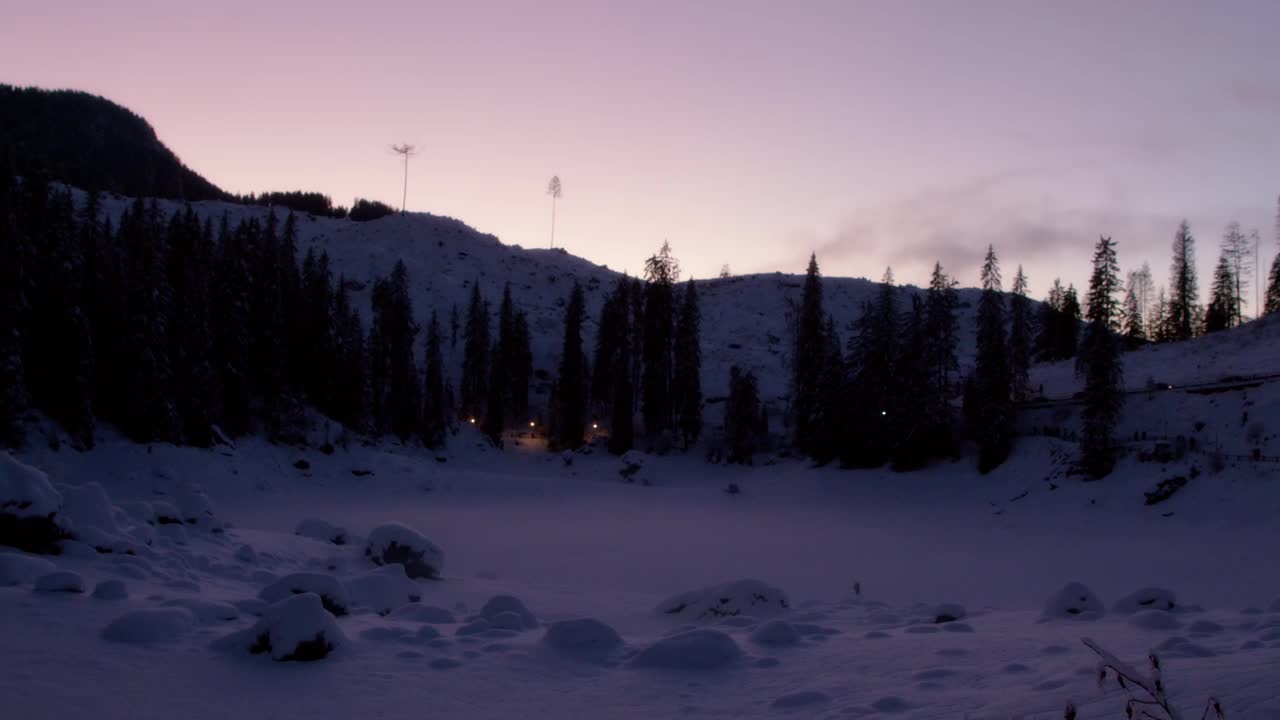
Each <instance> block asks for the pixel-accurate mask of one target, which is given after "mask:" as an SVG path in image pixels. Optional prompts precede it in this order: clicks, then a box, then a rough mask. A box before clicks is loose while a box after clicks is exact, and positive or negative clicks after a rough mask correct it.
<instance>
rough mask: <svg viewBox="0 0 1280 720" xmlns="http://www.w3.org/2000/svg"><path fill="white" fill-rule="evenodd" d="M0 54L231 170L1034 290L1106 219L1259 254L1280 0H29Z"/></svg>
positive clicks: (511, 217)
mask: <svg viewBox="0 0 1280 720" xmlns="http://www.w3.org/2000/svg"><path fill="white" fill-rule="evenodd" d="M5 6H6V7H4V9H3V11H2V14H0V68H2V70H0V81H3V82H10V83H16V84H22V85H28V84H29V85H39V86H45V87H70V88H78V89H83V90H88V91H91V92H95V93H99V94H102V95H105V96H107V97H109V98H111V99H113V100H115V101H117V102H120V103H122V104H124V105H126V106H128V107H129V108H131V109H132V110H134V111H135V112H138V113H139V114H141V115H143V116H144V117H146V118H147V119H149V120H150V121H151V123H152V124H153V125H154V126H155V127H156V130H157V132H158V133H159V134H160V137H161V138H162V139H163V140H164V141H165V142H166V143H167V144H168V145H169V146H170V147H172V148H173V149H174V150H175V151H176V152H177V153H178V154H179V155H180V156H181V157H182V158H183V160H184V161H186V162H187V163H188V164H189V165H191V166H192V167H194V168H196V169H197V170H199V171H200V172H201V173H203V174H204V175H206V176H207V177H208V178H209V179H211V180H213V181H214V182H216V183H217V184H219V185H221V186H222V187H224V188H226V189H228V190H232V191H237V192H248V191H260V190H265V189H297V188H302V189H315V190H320V191H323V192H325V193H328V194H330V195H331V196H333V198H334V199H335V201H338V202H341V203H344V204H345V203H349V202H350V199H351V198H352V197H353V196H355V195H361V196H366V197H374V198H378V199H382V200H385V201H387V202H392V201H396V202H398V201H399V199H400V181H401V176H400V166H399V164H398V161H397V158H396V157H395V156H394V155H392V154H391V152H390V150H389V149H388V146H389V144H391V143H393V142H410V143H415V144H417V145H418V147H419V148H420V150H421V154H420V155H419V156H418V157H417V158H416V159H415V160H413V162H412V164H411V166H410V178H409V207H410V209H414V210H426V211H430V212H435V213H441V214H446V215H452V216H455V217H458V218H460V219H462V220H464V221H466V222H468V223H470V224H471V225H474V226H475V227H477V228H479V229H481V230H485V231H488V232H493V233H495V234H496V235H498V236H499V237H500V238H502V239H503V240H504V241H505V242H508V243H518V244H521V245H524V246H526V247H536V246H546V245H547V242H548V232H549V220H550V218H549V216H550V202H549V199H548V198H547V196H546V195H545V194H544V191H545V188H546V183H547V180H548V178H549V177H550V176H551V175H552V174H553V173H558V174H559V175H560V176H561V177H562V178H563V180H564V198H563V200H562V201H561V204H560V212H559V217H558V228H557V244H558V245H563V246H564V247H566V248H568V249H569V250H570V251H572V252H574V253H577V254H580V255H584V256H586V257H588V258H590V259H592V260H595V261H597V262H601V263H605V264H608V265H609V266H610V267H613V268H616V269H629V270H631V271H632V272H635V271H636V270H638V269H639V268H640V266H641V262H642V259H643V257H645V256H646V255H648V254H649V253H650V252H652V251H653V250H654V249H656V247H657V246H658V245H659V244H661V242H662V240H663V239H664V238H667V239H669V240H670V241H671V244H672V246H673V248H674V249H675V252H676V254H677V256H678V257H679V258H680V261H681V265H682V267H683V268H685V269H686V270H687V271H689V272H692V273H693V274H695V275H697V276H699V277H707V276H710V275H714V274H715V273H717V272H718V271H719V269H720V266H721V265H722V264H724V263H728V264H730V265H731V267H732V269H733V271H734V272H738V273H743V272H759V271H773V270H786V271H792V272H799V271H801V270H803V267H804V261H805V259H806V258H807V255H808V253H809V251H810V250H816V251H817V252H818V255H819V261H820V262H821V264H822V265H823V270H824V272H825V273H826V274H829V275H855V276H856V275H861V276H867V277H872V278H878V277H879V276H880V274H881V273H882V272H883V269H884V266H885V265H889V264H891V265H893V267H894V271H895V274H896V276H897V278H898V280H899V281H900V282H911V283H917V284H921V283H923V282H925V281H926V279H927V271H928V268H929V266H931V264H932V262H933V260H934V259H935V258H939V259H941V260H942V262H943V264H944V265H945V266H946V267H947V269H948V270H949V271H951V272H952V273H953V274H955V275H956V276H957V277H958V278H959V279H960V280H961V281H962V283H963V284H966V285H971V284H973V283H974V282H976V278H977V269H978V262H979V256H980V253H981V251H982V250H983V249H984V248H985V246H986V244H987V243H988V242H992V243H994V244H995V245H996V248H997V251H998V252H999V253H1000V256H1001V260H1002V261H1003V263H1004V264H1005V266H1006V273H1005V276H1006V281H1007V280H1008V279H1010V278H1011V277H1012V274H1013V266H1014V265H1015V264H1017V263H1018V262H1021V263H1023V264H1024V265H1025V266H1026V268H1027V271H1028V273H1029V274H1030V276H1031V280H1032V290H1033V293H1034V294H1035V295H1037V296H1039V295H1042V294H1043V292H1044V290H1045V289H1046V287H1047V286H1048V284H1049V282H1050V281H1051V280H1052V278H1053V277H1054V276H1055V275H1061V276H1062V277H1063V278H1064V280H1072V281H1075V282H1076V283H1078V284H1080V283H1083V282H1084V281H1085V280H1086V278H1087V273H1088V257H1089V249H1090V247H1091V245H1092V244H1093V243H1094V242H1095V241H1096V239H1097V236H1098V234H1099V233H1105V234H1110V235H1112V236H1114V237H1115V239H1116V240H1117V241H1118V242H1119V249H1120V260H1121V264H1122V266H1123V267H1124V268H1125V269H1129V268H1131V267H1133V266H1136V265H1138V264H1140V263H1141V261H1142V260H1149V261H1150V262H1151V264H1152V268H1153V271H1154V273H1155V275H1156V279H1157V282H1158V283H1163V282H1164V281H1165V280H1166V275H1167V264H1168V247H1169V243H1170V240H1171V239H1172V237H1173V233H1174V230H1175V228H1176V224H1177V221H1178V219H1179V218H1180V217H1183V216H1186V217H1188V218H1189V219H1190V220H1191V223H1192V229H1193V231H1195V233H1196V235H1197V237H1198V239H1199V240H1200V265H1201V270H1202V284H1204V285H1207V284H1208V279H1209V278H1208V272H1209V270H1210V268H1211V266H1212V264H1213V263H1214V261H1215V259H1216V254H1217V243H1218V239H1219V237H1220V236H1221V233H1222V230H1223V227H1224V226H1225V225H1226V223H1227V222H1228V221H1229V220H1232V219H1236V220H1239V221H1240V222H1241V223H1242V224H1243V225H1244V227H1245V229H1246V230H1249V229H1252V228H1255V227H1256V228H1259V229H1260V230H1261V232H1262V235H1263V239H1264V241H1263V255H1264V258H1266V257H1271V256H1273V255H1274V252H1275V244H1274V243H1275V230H1274V217H1275V207H1276V205H1275V203H1276V196H1277V193H1278V192H1280V136H1278V135H1277V129H1278V128H1280V30H1278V29H1280V2H1276V1H1275V0H1258V1H1256V2H1246V1H1244V0H1240V1H1227V0H1224V1H1223V2H1200V1H1197V2H1174V1H1172V0H1164V1H1158V2H1157V1H1153V2H1140V1H1135V2H1110V1H1108V2H1091V1H1090V2H1053V3H1051V2H1047V1H1045V2H1040V1H1036V0H1027V1H1022V0H1018V1H1010V2H987V1H982V0H968V1H966V2H950V1H949V0H947V1H942V0H940V1H938V2H911V1H907V2H888V1H887V0H886V1H885V2H858V1H856V0H841V1H839V2H816V1H812V2H811V1H801V2H795V3H785V2H744V1H739V0H725V1H722V2H721V1H716V2H697V1H695V0H682V1H680V2H665V1H662V2H627V3H623V2H610V1H606V0H590V1H583V2H555V1H543V2H505V3H490V2H448V3H435V2H405V3H376V2H350V1H349V0H348V1H346V2H342V3H328V2H314V1H313V2H305V3H301V2H300V3H292V2H291V3H284V2H269V1H268V0H257V1H255V2H239V1H238V0H237V1H224V2H216V3H215V2H208V3H199V4H198V5H197V4H194V3H192V4H187V3H178V2H172V0H169V1H167V2H129V1H128V0H122V1H121V2H119V3H115V2H112V3H104V2H100V1H98V0H94V2H78V1H74V0H64V1H61V2H59V1H57V0H55V1H52V2H44V3H37V2H25V3H22V5H21V7H19V5H18V3H17V2H14V1H13V0H8V1H7V2H6V3H5Z"/></svg>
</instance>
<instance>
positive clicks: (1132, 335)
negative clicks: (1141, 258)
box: [1121, 271, 1147, 345]
mask: <svg viewBox="0 0 1280 720" xmlns="http://www.w3.org/2000/svg"><path fill="white" fill-rule="evenodd" d="M1141 278H1142V276H1141V273H1140V272H1139V271H1133V272H1130V273H1129V278H1128V282H1127V283H1126V284H1125V290H1124V306H1123V309H1122V310H1121V317H1122V318H1123V320H1124V326H1123V328H1122V332H1123V333H1124V336H1125V338H1126V339H1128V341H1129V343H1130V345H1140V344H1142V343H1144V342H1146V341H1147V325H1146V320H1145V318H1144V317H1143V315H1144V313H1145V310H1144V308H1143V303H1142V295H1141V292H1142V290H1141V287H1142V280H1141Z"/></svg>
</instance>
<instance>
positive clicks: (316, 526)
mask: <svg viewBox="0 0 1280 720" xmlns="http://www.w3.org/2000/svg"><path fill="white" fill-rule="evenodd" d="M293 534H294V535H301V536H302V537H308V538H311V539H313V540H319V541H321V542H327V543H333V544H334V545H346V544H347V529H346V528H344V527H340V526H338V525H334V524H333V523H330V522H326V521H324V520H321V519H319V518H306V519H305V520H303V521H302V522H300V523H298V527H296V528H295V529H294V531H293Z"/></svg>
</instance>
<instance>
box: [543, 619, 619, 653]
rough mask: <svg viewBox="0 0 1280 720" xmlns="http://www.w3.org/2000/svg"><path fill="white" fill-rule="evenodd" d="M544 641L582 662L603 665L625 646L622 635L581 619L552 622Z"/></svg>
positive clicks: (605, 626) (610, 628) (596, 622)
mask: <svg viewBox="0 0 1280 720" xmlns="http://www.w3.org/2000/svg"><path fill="white" fill-rule="evenodd" d="M542 642H543V644H544V645H546V646H547V647H549V648H552V649H554V650H557V651H559V652H562V653H564V654H566V655H569V656H572V657H574V658H577V659H579V660H590V661H595V662H601V661H604V660H606V659H607V658H608V657H609V656H610V655H611V654H612V653H613V652H614V651H616V650H618V649H619V648H621V647H622V636H621V635H619V634H618V631H616V630H614V629H613V628H612V627H609V626H608V625H606V624H604V623H602V622H600V621H599V620H596V619H594V618H579V619H577V620H562V621H560V622H556V623H551V624H550V625H548V626H547V632H546V634H545V635H543V636H542Z"/></svg>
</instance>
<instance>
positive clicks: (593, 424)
mask: <svg viewBox="0 0 1280 720" xmlns="http://www.w3.org/2000/svg"><path fill="white" fill-rule="evenodd" d="M591 429H592V430H599V429H600V426H599V425H597V424H595V423H591Z"/></svg>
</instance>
